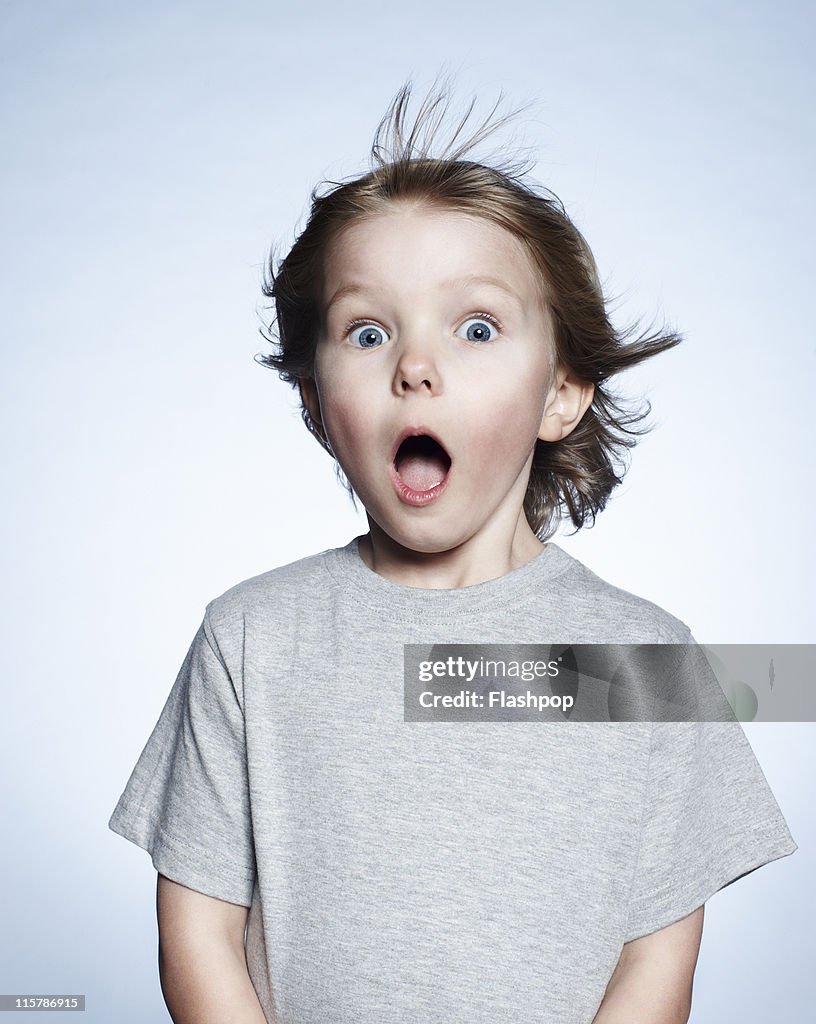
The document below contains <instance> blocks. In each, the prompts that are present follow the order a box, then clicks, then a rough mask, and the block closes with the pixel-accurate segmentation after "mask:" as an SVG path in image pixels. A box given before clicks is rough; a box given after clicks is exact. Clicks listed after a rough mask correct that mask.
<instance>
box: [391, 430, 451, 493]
mask: <svg viewBox="0 0 816 1024" xmlns="http://www.w3.org/2000/svg"><path fill="white" fill-rule="evenodd" d="M450 467H451V458H450V456H449V455H448V453H447V452H446V451H445V449H444V448H443V447H442V445H441V444H440V443H439V442H438V441H437V440H435V439H434V438H433V437H430V436H429V435H428V434H415V435H412V436H411V437H406V438H405V439H404V440H403V442H402V444H401V445H400V446H399V448H398V449H397V454H396V456H395V458H394V468H395V470H396V472H397V475H398V476H399V478H400V480H401V481H402V482H403V483H404V484H405V485H406V486H407V487H409V488H410V489H411V490H412V491H420V492H421V491H429V490H431V489H432V488H434V487H436V486H437V484H440V483H441V482H442V481H443V480H444V479H445V477H446V476H447V475H448V470H449V469H450Z"/></svg>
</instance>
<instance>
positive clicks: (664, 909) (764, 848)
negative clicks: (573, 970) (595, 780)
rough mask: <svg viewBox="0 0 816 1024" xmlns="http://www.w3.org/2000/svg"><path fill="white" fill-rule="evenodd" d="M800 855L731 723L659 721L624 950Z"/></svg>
mask: <svg viewBox="0 0 816 1024" xmlns="http://www.w3.org/2000/svg"><path fill="white" fill-rule="evenodd" d="M797 849H798V847H797V844H796V843H795V842H794V840H793V838H792V837H791V834H790V831H789V830H788V826H787V823H786V821H785V819H784V817H783V816H782V812H781V810H780V808H779V805H778V804H777V802H776V799H775V798H774V795H773V793H772V791H771V789H770V786H769V785H768V782H767V780H766V778H765V776H764V774H763V772H762V768H761V766H760V764H759V762H758V761H757V758H756V756H755V754H754V752H753V750H752V748H751V745H750V743H749V742H748V738H747V736H746V735H745V732H744V730H743V728H742V726H741V725H740V723H739V722H738V721H737V720H733V721H693V722H686V721H681V722H670V721H657V722H655V723H654V725H653V732H652V742H651V750H650V757H649V768H648V779H647V784H646V797H645V805H644V808H643V816H642V819H641V829H640V840H639V851H638V856H637V862H636V868H635V874H634V880H633V885H632V890H631V895H630V901H629V912H628V919H627V924H626V933H625V937H624V942H630V941H631V940H633V939H636V938H639V937H640V936H642V935H648V934H649V933H651V932H654V931H657V930H658V929H660V928H664V927H666V926H667V925H670V924H673V923H674V922H675V921H679V920H680V919H681V918H683V917H685V916H686V915H688V914H690V913H692V911H694V910H696V909H697V908H698V907H699V906H701V905H702V904H703V903H705V902H706V900H708V899H709V898H710V897H711V896H713V895H714V893H716V892H718V891H719V890H720V889H723V888H725V886H727V885H730V884H731V883H732V882H735V881H737V879H739V878H742V877H743V876H744V875H747V874H749V873H750V872H751V871H755V870H756V869H757V868H759V867H762V866H763V865H764V864H768V863H769V862H770V861H773V860H777V859H778V858H780V857H786V856H788V855H789V854H791V853H793V852H794V851H795V850H797Z"/></svg>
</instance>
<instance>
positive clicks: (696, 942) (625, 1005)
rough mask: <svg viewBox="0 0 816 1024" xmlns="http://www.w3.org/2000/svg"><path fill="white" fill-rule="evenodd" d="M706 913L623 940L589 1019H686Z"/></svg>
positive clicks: (619, 1023)
mask: <svg viewBox="0 0 816 1024" xmlns="http://www.w3.org/2000/svg"><path fill="white" fill-rule="evenodd" d="M704 914H705V904H703V906H701V907H698V908H697V910H695V911H694V912H693V913H692V914H689V915H688V916H687V917H684V918H682V919H681V920H680V921H675V923H674V924H671V925H669V926H668V927H666V928H661V929H660V930H659V931H656V932H652V934H651V935H644V936H642V937H641V938H639V939H633V940H632V942H627V943H626V944H625V945H624V947H623V951H622V952H621V955H620V960H619V961H618V965H617V967H616V968H615V970H614V972H613V974H612V977H611V978H610V980H609V984H608V986H607V989H606V994H605V995H604V997H603V1001H602V1003H601V1005H600V1007H599V1009H598V1013H597V1014H596V1016H595V1020H594V1021H593V1024H686V1022H687V1021H688V1019H689V1014H690V1013H691V990H692V983H693V980H694V969H695V967H696V966H697V957H698V955H699V952H700V941H701V938H702V933H703V916H704Z"/></svg>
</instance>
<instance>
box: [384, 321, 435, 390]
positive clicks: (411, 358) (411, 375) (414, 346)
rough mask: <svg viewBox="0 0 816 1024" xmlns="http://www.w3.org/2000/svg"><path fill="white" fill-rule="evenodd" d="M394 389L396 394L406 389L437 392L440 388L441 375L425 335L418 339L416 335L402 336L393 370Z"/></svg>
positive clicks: (431, 347)
mask: <svg viewBox="0 0 816 1024" xmlns="http://www.w3.org/2000/svg"><path fill="white" fill-rule="evenodd" d="M394 390H395V391H396V393H397V394H404V393H405V392H406V391H429V392H431V393H432V394H437V393H439V392H440V391H441V390H442V377H441V374H440V372H439V367H438V364H437V360H436V356H435V355H434V352H433V346H432V344H431V343H430V342H429V340H428V338H427V337H425V338H424V339H422V340H420V339H419V337H417V336H408V335H404V336H403V340H402V344H401V348H400V354H399V358H398V359H397V365H396V368H395V370H394Z"/></svg>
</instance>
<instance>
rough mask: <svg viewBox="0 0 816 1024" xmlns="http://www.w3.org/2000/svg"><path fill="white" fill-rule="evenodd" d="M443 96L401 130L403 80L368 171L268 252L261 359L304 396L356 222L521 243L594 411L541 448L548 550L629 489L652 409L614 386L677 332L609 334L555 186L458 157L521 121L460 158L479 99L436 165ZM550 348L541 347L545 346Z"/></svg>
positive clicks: (560, 362)
mask: <svg viewBox="0 0 816 1024" xmlns="http://www.w3.org/2000/svg"><path fill="white" fill-rule="evenodd" d="M448 91H449V90H448V88H447V87H443V88H441V89H437V88H436V83H435V86H434V88H432V90H431V91H429V93H428V95H427V96H426V99H425V101H424V102H423V104H422V106H421V108H420V111H419V113H418V115H417V117H416V119H415V121H414V123H413V125H412V127H411V129H410V132H406V129H405V118H406V111H407V107H408V100H409V97H410V93H411V82H410V80H409V81H408V82H406V84H404V85H403V86H402V87H401V88H400V90H399V91H398V92H397V94H396V96H395V97H394V99H393V100H392V101H391V104H390V106H389V108H388V110H387V112H386V114H385V115H384V117H383V119H382V120H381V121H380V123H379V125H378V127H377V130H376V133H375V136H374V142H373V145H372V147H371V160H372V165H371V169H370V170H369V172H368V173H366V174H364V175H362V176H360V177H355V178H353V179H352V180H349V181H345V182H335V181H325V182H323V183H322V184H323V185H325V186H329V190H328V191H326V192H325V193H324V194H323V195H320V194H319V192H320V189H321V185H318V186H316V187H315V188H313V189H312V191H311V195H310V200H311V212H310V215H309V218H308V222H307V224H306V227H305V228H304V229H303V231H302V232H301V233H300V235H299V236H298V238H297V240H296V241H295V243H294V245H293V246H292V248H291V249H290V251H289V253H288V255H286V257H285V258H284V259H283V260H280V261H278V262H277V269H276V266H275V264H276V259H275V255H274V246H273V249H272V251H271V252H270V255H269V258H268V262H267V263H266V265H265V267H264V276H263V285H262V291H263V294H264V295H265V296H266V297H267V298H270V299H272V300H274V310H275V316H274V318H273V320H272V323H270V324H268V325H265V326H264V327H263V328H262V329H261V333H262V334H263V336H264V337H265V338H266V340H267V341H269V342H271V343H272V344H273V345H275V346H276V351H275V352H274V354H271V355H260V354H259V355H256V357H255V358H256V360H258V361H259V362H260V363H261V364H263V365H265V366H268V367H270V368H273V369H275V370H277V371H278V375H279V376H280V378H281V379H282V380H284V381H286V382H287V383H290V384H291V385H292V386H293V388H294V387H297V388H298V389H299V390H300V382H301V380H303V379H304V378H311V377H314V367H315V353H316V348H317V342H318V339H319V338H320V336H321V333H322V330H323V326H324V310H323V308H322V288H323V281H324V257H325V254H326V252H327V250H328V248H329V246H330V245H331V243H332V242H333V240H334V239H335V238H337V236H338V235H339V234H340V233H341V232H342V231H343V229H344V228H346V227H348V226H349V225H350V224H352V223H354V222H355V221H358V220H359V219H361V218H367V217H370V216H373V215H376V214H380V213H386V212H389V211H391V210H393V209H394V208H395V206H396V205H397V204H400V203H404V202H409V203H411V204H420V205H425V206H429V207H432V208H436V209H440V210H444V211H452V212H459V213H464V214H470V215H474V216H479V217H483V218H485V219H487V220H490V221H492V222H493V223H495V224H498V225H499V226H500V227H502V228H504V229H506V230H507V231H509V232H510V233H511V234H513V235H514V236H515V237H516V238H517V239H518V240H519V241H520V242H521V243H522V244H523V246H524V248H525V250H526V251H527V253H528V254H529V256H530V258H531V259H532V266H533V267H534V268H535V269H536V270H537V272H538V277H539V281H540V297H541V299H542V300H543V306H544V308H545V310H546V312H547V313H548V314H549V320H550V323H551V325H552V335H553V344H554V351H553V352H552V364H551V365H552V367H553V369H554V368H555V367H558V366H560V367H562V368H567V369H570V370H572V371H573V373H574V374H575V375H576V376H577V377H579V378H580V379H582V380H584V381H587V382H591V383H592V384H594V386H595V388H594V395H593V398H592V402H591V404H590V405H589V406H588V408H587V410H586V412H585V413H584V415H583V416H582V417H581V420H580V421H579V423H578V424H577V425H576V426H575V428H574V429H573V430H572V431H571V432H570V433H569V434H568V435H567V436H566V437H564V438H562V439H561V440H560V441H542V440H538V441H536V445H535V451H534V454H533V463H532V468H531V471H530V477H529V481H528V484H527V491H526V494H525V497H524V513H525V516H526V518H527V521H528V523H529V524H530V527H531V529H532V530H533V532H534V533H535V534H536V536H537V537H538V538H539V539H540V540H541V541H546V540H547V539H548V538H549V537H551V536H552V535H553V534H554V533H555V532H556V530H557V529H558V526H559V524H560V522H561V521H562V519H564V518H565V517H567V516H568V517H569V519H570V520H571V521H572V523H573V524H574V526H575V530H576V532H577V531H578V530H579V529H581V527H583V526H585V525H587V524H589V525H593V524H594V522H595V517H596V515H597V513H598V512H599V511H600V510H602V509H603V508H604V507H605V505H606V502H607V500H608V498H609V495H610V494H611V492H612V490H613V488H615V487H616V486H617V485H618V484H620V483H621V482H622V480H623V476H624V474H625V472H626V468H627V467H626V462H627V460H626V456H627V454H628V450H629V449H630V448H632V447H633V446H634V445H635V444H636V443H637V438H638V436H639V435H641V434H644V433H646V432H647V431H648V430H649V429H650V428H649V427H645V426H643V425H642V421H643V420H644V419H645V418H646V417H647V416H648V415H649V413H650V411H651V406H650V403H649V402H648V401H645V402H644V403H643V407H641V408H632V409H628V410H627V409H626V408H625V406H624V405H623V404H622V402H621V400H620V398H619V397H618V396H616V395H614V394H613V393H612V391H611V390H610V388H609V384H608V382H609V381H610V380H611V378H612V377H613V376H614V375H615V374H618V373H621V372H622V371H624V370H627V369H629V368H630V367H632V366H636V365H637V364H638V363H640V362H642V361H643V360H644V359H648V358H649V357H650V356H653V355H656V354H657V353H659V352H664V351H665V350H667V349H669V348H672V347H673V346H675V345H677V344H679V343H680V341H682V336H681V335H679V334H676V333H673V332H671V331H661V332H658V333H654V334H649V333H647V332H642V333H640V334H637V335H636V336H635V337H634V338H632V336H633V335H635V334H636V332H637V331H638V330H639V325H638V324H637V323H635V324H633V325H631V326H629V327H628V328H627V329H626V330H619V329H617V328H615V327H614V326H613V324H612V323H611V321H610V317H609V310H608V303H607V300H606V298H605V296H604V290H603V287H602V285H601V282H600V279H599V275H598V269H597V266H596V263H595V259H594V257H593V255H592V252H591V250H590V248H589V245H588V244H587V242H586V240H585V238H584V237H583V235H582V234H581V232H580V231H579V230H578V228H577V227H576V226H575V224H574V223H573V222H572V220H571V219H570V218H569V216H568V215H567V212H566V210H565V208H564V206H563V204H562V202H561V200H560V199H559V198H558V197H557V196H556V195H555V194H554V193H553V192H552V191H550V190H549V189H547V188H545V187H543V186H541V185H537V184H536V185H534V184H532V183H531V182H527V181H524V180H523V179H524V177H525V174H526V172H527V168H525V167H524V166H523V164H521V165H520V164H518V163H512V162H509V161H507V160H506V159H505V160H496V159H492V160H490V161H489V162H484V161H479V162H477V161H475V160H471V159H464V158H463V156H464V154H465V153H468V152H469V151H470V150H471V149H472V148H473V147H474V146H475V145H476V144H478V143H479V142H480V141H481V140H482V139H483V138H485V137H486V136H487V135H489V134H491V133H492V132H494V131H495V130H496V129H497V128H499V127H500V126H502V125H503V124H504V123H505V122H506V121H507V120H509V118H510V117H512V116H514V113H516V112H511V113H510V114H509V115H506V116H505V117H502V118H500V119H498V120H496V121H494V122H493V123H492V124H491V122H490V117H491V116H492V114H493V113H494V112H495V110H496V106H494V108H493V110H492V111H491V114H490V115H488V118H487V119H486V120H485V121H484V122H483V124H482V125H481V127H480V128H479V129H477V130H476V132H475V133H473V134H472V135H471V136H470V138H468V139H466V140H465V141H464V142H462V143H461V144H460V145H459V146H457V147H456V148H455V149H454V148H453V147H454V144H455V143H456V140H457V138H458V137H459V134H460V132H461V130H462V128H463V127H464V125H465V123H466V122H467V120H468V117H469V116H470V113H471V111H472V110H473V103H471V105H470V107H469V109H468V111H467V113H466V114H465V115H464V117H463V118H462V120H461V121H460V123H459V126H458V128H457V129H456V131H455V132H454V133H453V135H452V137H451V138H450V140H449V142H448V145H447V146H446V147H445V149H444V150H443V151H442V153H441V154H440V155H438V156H432V148H433V145H434V143H435V140H436V137H437V136H438V134H439V129H440V125H441V124H442V122H443V119H444V115H445V112H446V111H447V108H448V102H449V100H448V95H447V94H448ZM500 100H501V95H500V97H499V101H500ZM497 105H498V102H497ZM434 118H435V120H434ZM274 323H277V332H275V331H274V328H273V324H274ZM542 343H543V344H547V341H546V339H542ZM523 387H524V381H519V388H523ZM300 399H301V416H302V419H303V421H304V423H305V424H306V427H307V428H308V430H309V431H310V433H312V435H313V436H314V437H315V438H316V439H317V440H318V441H319V443H320V444H321V446H322V447H323V448H324V449H325V450H326V451H328V452H329V454H331V455H332V457H334V455H333V452H332V450H331V447H330V445H329V443H328V440H327V438H326V437H325V435H324V433H323V431H322V427H321V425H320V424H318V423H315V422H314V421H313V420H312V418H311V416H310V414H309V411H308V409H307V407H306V403H305V402H304V401H303V392H302V390H300ZM335 463H336V471H337V474H338V479H340V480H341V482H343V483H344V485H345V486H346V488H347V490H348V491H349V494H350V496H351V499H352V502H354V493H353V490H352V488H351V486H350V485H349V483H348V481H347V480H346V479H345V477H344V475H343V474H342V471H341V469H340V467H339V464H337V462H336V459H335ZM355 507H356V505H355Z"/></svg>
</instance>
